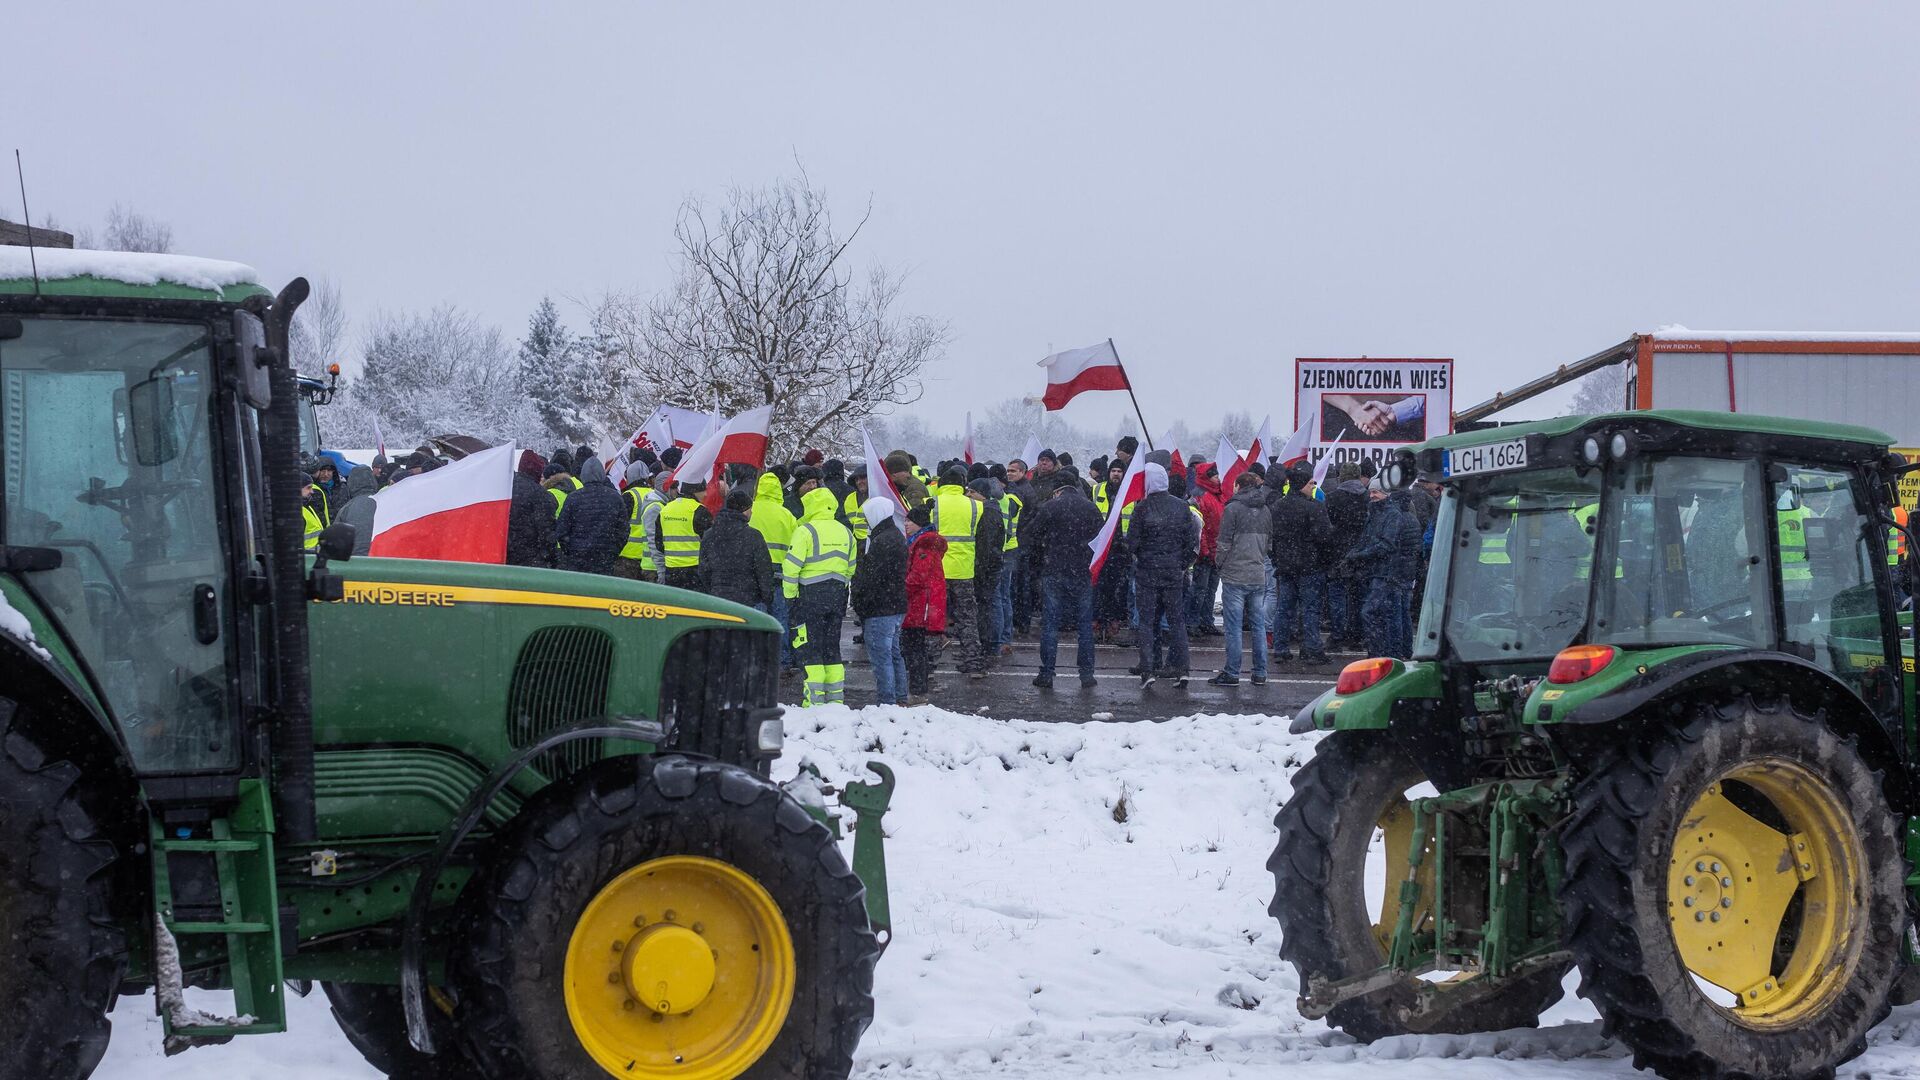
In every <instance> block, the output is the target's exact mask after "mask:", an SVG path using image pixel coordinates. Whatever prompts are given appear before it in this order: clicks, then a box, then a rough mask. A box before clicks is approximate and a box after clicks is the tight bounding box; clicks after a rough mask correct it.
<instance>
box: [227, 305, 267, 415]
mask: <svg viewBox="0 0 1920 1080" xmlns="http://www.w3.org/2000/svg"><path fill="white" fill-rule="evenodd" d="M233 344H234V354H235V356H236V357H237V358H238V359H237V363H238V364H239V367H240V370H239V371H238V372H236V373H235V374H236V375H237V376H238V381H239V384H240V399H241V400H242V401H244V402H246V403H247V406H248V407H249V408H252V409H259V410H265V409H266V408H267V407H268V406H270V405H272V404H273V382H272V378H271V371H270V369H271V367H272V363H273V354H272V353H271V352H269V351H268V350H267V326H266V324H265V323H263V322H261V321H260V317H259V316H258V315H255V314H254V313H252V312H250V311H236V312H234V313H233Z"/></svg>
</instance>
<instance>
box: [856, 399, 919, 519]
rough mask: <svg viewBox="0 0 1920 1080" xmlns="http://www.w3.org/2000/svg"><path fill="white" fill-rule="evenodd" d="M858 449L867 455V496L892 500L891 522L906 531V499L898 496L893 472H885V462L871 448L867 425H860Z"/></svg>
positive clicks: (871, 440) (871, 443)
mask: <svg viewBox="0 0 1920 1080" xmlns="http://www.w3.org/2000/svg"><path fill="white" fill-rule="evenodd" d="M860 449H861V450H863V451H865V452H866V455H867V498H869V499H872V498H876V497H877V498H882V499H892V500H893V523H894V524H895V525H898V526H900V531H901V532H903V533H904V532H906V531H907V500H905V499H903V498H901V497H900V491H899V489H897V488H895V487H894V486H893V474H891V473H889V472H887V463H886V461H885V460H884V459H883V458H881V456H880V455H879V454H878V453H877V452H875V451H874V449H873V436H871V435H868V434H867V425H865V424H861V425H860Z"/></svg>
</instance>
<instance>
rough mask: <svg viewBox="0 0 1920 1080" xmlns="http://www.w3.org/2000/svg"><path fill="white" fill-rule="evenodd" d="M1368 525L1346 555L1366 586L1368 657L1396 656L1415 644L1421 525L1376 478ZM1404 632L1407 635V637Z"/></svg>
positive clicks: (1370, 490) (1362, 608)
mask: <svg viewBox="0 0 1920 1080" xmlns="http://www.w3.org/2000/svg"><path fill="white" fill-rule="evenodd" d="M1367 498H1368V500H1369V502H1368V505H1367V524H1366V528H1365V530H1364V531H1362V532H1361V534H1360V539H1359V540H1357V541H1355V542H1354V545H1353V547H1352V548H1350V549H1349V550H1348V551H1347V566H1348V567H1349V568H1350V569H1351V572H1352V573H1353V574H1354V576H1356V577H1358V578H1361V579H1363V580H1364V581H1365V582H1366V591H1365V593H1364V596H1365V599H1364V600H1363V601H1362V602H1361V605H1360V625H1361V632H1362V634H1363V635H1364V637H1365V639H1366V648H1367V654H1368V655H1369V656H1398V657H1401V658H1403V659H1404V658H1405V657H1406V655H1407V653H1406V652H1403V651H1401V650H1402V648H1403V646H1405V647H1406V648H1407V649H1408V650H1409V651H1410V649H1411V645H1412V641H1411V638H1412V627H1411V625H1410V624H1409V621H1408V620H1409V619H1410V617H1411V605H1412V603H1413V583H1414V577H1415V574H1416V567H1415V566H1414V565H1413V564H1415V563H1417V562H1418V559H1419V551H1420V532H1421V530H1420V524H1419V522H1417V521H1415V520H1414V518H1413V515H1412V514H1410V513H1408V512H1407V511H1406V510H1404V509H1403V508H1402V507H1401V506H1400V504H1399V502H1398V501H1396V500H1394V499H1393V498H1390V497H1389V496H1388V494H1387V490H1386V486H1385V485H1383V484H1381V483H1380V482H1379V478H1378V477H1375V478H1374V480H1373V481H1372V482H1371V483H1369V485H1368V491H1367ZM1403 631H1404V634H1403Z"/></svg>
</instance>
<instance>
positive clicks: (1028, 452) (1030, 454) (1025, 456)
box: [1020, 435, 1046, 469]
mask: <svg viewBox="0 0 1920 1080" xmlns="http://www.w3.org/2000/svg"><path fill="white" fill-rule="evenodd" d="M1044 449H1046V447H1043V446H1041V445H1040V436H1038V435H1029V436H1027V445H1026V447H1025V448H1024V449H1022V450H1021V451H1020V460H1021V461H1022V462H1024V463H1025V464H1026V466H1027V468H1029V469H1031V468H1033V465H1034V462H1036V461H1039V460H1040V451H1042V450H1044Z"/></svg>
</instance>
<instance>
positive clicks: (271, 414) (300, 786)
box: [261, 278, 318, 843]
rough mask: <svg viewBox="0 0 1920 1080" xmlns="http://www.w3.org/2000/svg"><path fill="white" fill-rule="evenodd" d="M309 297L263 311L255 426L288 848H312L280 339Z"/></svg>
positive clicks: (298, 546) (290, 432) (293, 457)
mask: <svg viewBox="0 0 1920 1080" xmlns="http://www.w3.org/2000/svg"><path fill="white" fill-rule="evenodd" d="M308 292H309V289H308V286H307V279H306V278H294V279H293V280H292V281H290V282H288V283H287V287H286V288H284V289H281V290H280V295H279V296H276V297H274V300H273V306H272V307H271V308H269V309H268V310H267V317H266V320H265V322H266V332H267V346H268V348H269V350H270V354H271V356H272V358H273V359H272V364H273V366H272V368H271V369H270V371H269V379H270V380H271V386H272V395H273V399H272V402H271V404H269V405H268V406H267V415H266V421H267V422H266V423H265V424H264V425H262V432H261V441H262V443H263V444H264V446H263V450H264V451H265V453H264V457H265V458H266V465H265V468H264V470H263V471H264V472H265V473H266V481H267V514H268V519H269V521H270V523H271V527H270V529H269V534H268V535H269V547H270V550H271V556H270V558H271V565H272V592H273V654H274V657H273V658H274V665H273V666H274V675H273V679H274V686H275V689H276V690H277V694H276V698H277V701H276V706H277V707H276V708H275V710H274V728H273V750H274V753H273V759H274V761H273V768H274V770H275V773H276V775H275V777H274V784H273V792H274V817H275V818H277V819H278V823H279V831H280V833H281V835H282V836H283V837H284V838H286V839H287V840H290V841H292V842H295V843H302V842H307V841H311V840H314V839H315V838H316V836H315V834H316V833H317V831H318V823H317V822H316V820H315V813H314V805H313V799H314V796H313V680H312V677H311V675H312V671H311V667H310V665H309V661H308V655H307V581H306V577H307V561H306V526H305V524H304V523H303V521H302V519H301V516H300V488H301V486H302V478H301V475H300V412H299V405H298V401H299V390H298V388H297V386H296V384H295V382H294V374H293V354H292V352H291V351H290V350H289V348H288V337H289V332H290V329H291V327H292V325H293V313H294V312H295V311H297V310H298V309H299V307H300V304H301V302H302V301H304V300H306V298H307V293H308Z"/></svg>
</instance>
